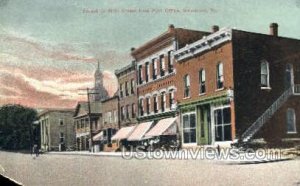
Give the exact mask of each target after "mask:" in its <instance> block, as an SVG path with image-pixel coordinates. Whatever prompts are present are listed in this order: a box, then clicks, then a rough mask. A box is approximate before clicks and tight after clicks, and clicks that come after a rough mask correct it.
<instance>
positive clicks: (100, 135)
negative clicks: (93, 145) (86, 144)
mask: <svg viewBox="0 0 300 186" xmlns="http://www.w3.org/2000/svg"><path fill="white" fill-rule="evenodd" d="M102 139H103V131H101V132H99V133H98V134H96V135H95V136H94V137H93V141H101V140H102Z"/></svg>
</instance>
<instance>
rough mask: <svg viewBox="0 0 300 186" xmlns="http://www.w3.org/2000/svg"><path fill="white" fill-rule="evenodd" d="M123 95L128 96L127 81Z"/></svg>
mask: <svg viewBox="0 0 300 186" xmlns="http://www.w3.org/2000/svg"><path fill="white" fill-rule="evenodd" d="M125 95H126V96H129V90H128V82H127V81H126V82H125Z"/></svg>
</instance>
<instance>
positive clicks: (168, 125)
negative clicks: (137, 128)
mask: <svg viewBox="0 0 300 186" xmlns="http://www.w3.org/2000/svg"><path fill="white" fill-rule="evenodd" d="M176 120H177V117H174V118H166V119H162V120H160V121H159V122H158V123H157V124H156V125H155V126H154V127H153V128H152V129H151V130H150V131H149V132H147V133H146V134H145V138H149V137H154V136H161V135H176V132H177V127H176Z"/></svg>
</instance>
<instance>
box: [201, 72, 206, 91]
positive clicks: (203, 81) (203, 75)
mask: <svg viewBox="0 0 300 186" xmlns="http://www.w3.org/2000/svg"><path fill="white" fill-rule="evenodd" d="M205 91H206V89H205V70H204V69H201V70H200V71H199V93H200V94H204V93H205Z"/></svg>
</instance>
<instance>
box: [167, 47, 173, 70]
mask: <svg viewBox="0 0 300 186" xmlns="http://www.w3.org/2000/svg"><path fill="white" fill-rule="evenodd" d="M172 56H173V50H171V51H169V52H168V72H169V73H172V72H173V71H174V65H173V58H172Z"/></svg>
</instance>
